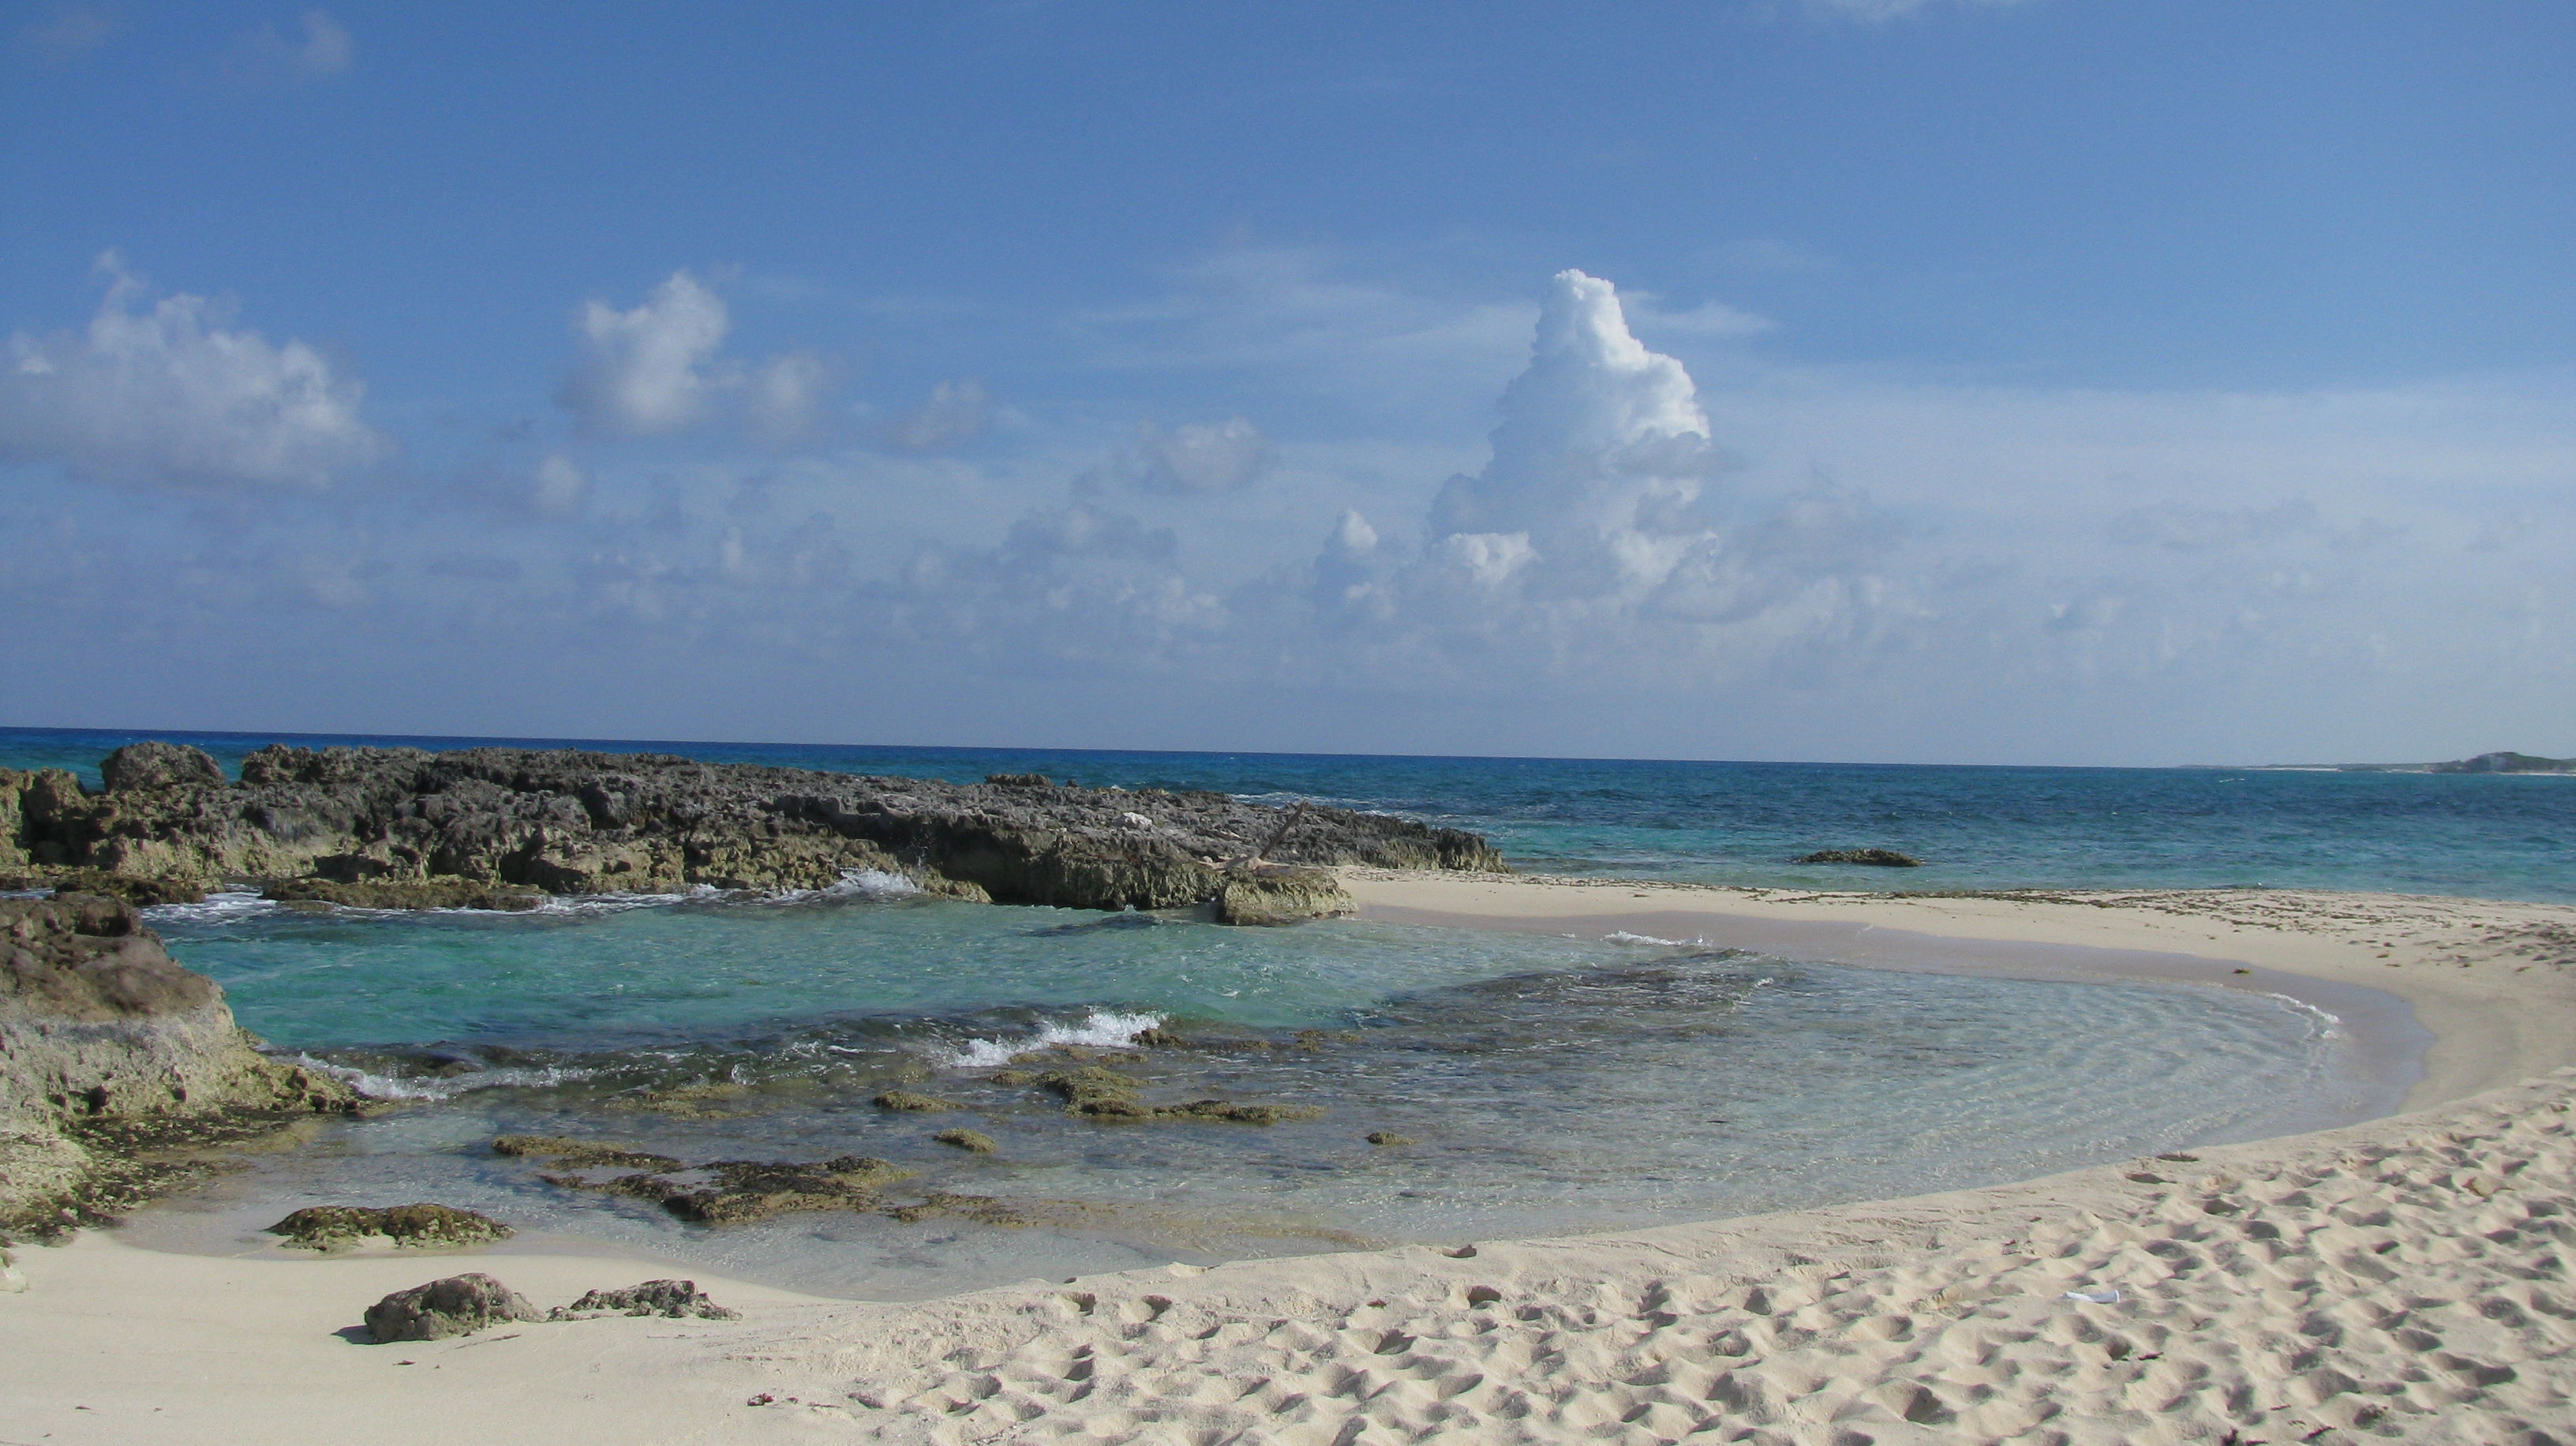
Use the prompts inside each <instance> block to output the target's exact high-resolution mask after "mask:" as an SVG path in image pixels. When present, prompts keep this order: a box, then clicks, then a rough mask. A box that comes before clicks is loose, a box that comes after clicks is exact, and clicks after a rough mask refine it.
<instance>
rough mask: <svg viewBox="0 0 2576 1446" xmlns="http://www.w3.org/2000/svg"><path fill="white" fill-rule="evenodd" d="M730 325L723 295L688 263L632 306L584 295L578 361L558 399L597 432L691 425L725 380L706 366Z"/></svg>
mask: <svg viewBox="0 0 2576 1446" xmlns="http://www.w3.org/2000/svg"><path fill="white" fill-rule="evenodd" d="M730 326H731V323H730V321H729V320H728V318H727V317H726V315H725V304H724V298H722V297H720V296H718V295H716V294H715V293H714V292H712V291H709V290H708V289H707V288H706V287H704V286H701V285H699V284H698V280H697V278H696V277H693V276H691V275H690V274H689V273H688V272H686V271H674V272H672V273H671V276H670V279H668V280H666V281H664V282H663V283H662V284H661V285H659V286H656V287H654V288H653V292H652V294H651V295H650V296H648V297H646V298H645V299H644V304H643V305H641V306H638V307H636V308H635V309H634V310H632V311H619V310H617V309H616V308H615V307H612V306H610V305H609V304H607V303H606V302H604V301H596V300H594V301H592V302H589V303H588V304H586V305H585V306H583V308H582V311H581V316H580V319H579V320H578V321H577V322H575V324H574V330H575V332H576V333H577V334H578V335H579V336H580V338H581V345H582V360H581V364H580V366H579V367H578V368H577V369H576V370H575V371H574V372H573V374H572V375H571V376H569V377H567V378H565V380H564V384H563V388H562V390H561V391H560V392H558V393H557V394H556V400H558V401H560V402H562V403H563V405H564V407H565V408H566V409H567V410H569V411H570V412H571V413H572V414H573V417H574V419H575V420H576V421H578V422H579V423H580V424H581V427H582V429H583V430H584V431H587V432H591V433H595V434H602V435H608V436H647V435H651V434H654V433H660V432H676V431H678V430H680V429H681V428H684V427H688V426H691V425H693V424H695V423H697V422H699V421H702V420H704V419H705V418H706V416H707V414H708V408H709V401H710V398H711V396H712V395H713V394H714V393H715V392H716V391H718V390H720V389H721V388H722V387H723V386H724V385H725V382H726V379H725V378H724V377H723V376H722V375H721V374H716V375H712V376H711V375H710V374H709V372H708V367H709V365H710V363H711V362H712V361H713V360H714V358H715V352H716V348H717V347H718V346H721V345H722V344H723V343H724V339H725V333H726V331H727V330H729V329H730Z"/></svg>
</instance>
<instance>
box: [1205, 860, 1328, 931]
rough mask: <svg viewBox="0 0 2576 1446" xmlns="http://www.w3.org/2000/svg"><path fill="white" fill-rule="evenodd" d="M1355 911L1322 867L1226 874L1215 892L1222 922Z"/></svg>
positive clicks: (1272, 921) (1273, 922)
mask: <svg viewBox="0 0 2576 1446" xmlns="http://www.w3.org/2000/svg"><path fill="white" fill-rule="evenodd" d="M1358 912H1359V902H1358V901H1357V900H1355V899H1353V898H1352V897H1351V896H1350V894H1349V892H1348V891H1347V890H1345V889H1343V887H1342V881H1341V880H1340V879H1338V878H1335V877H1334V876H1333V875H1332V874H1331V873H1330V872H1328V871H1326V870H1323V869H1287V868H1272V869H1262V870H1259V871H1251V872H1237V873H1232V874H1229V875H1227V876H1226V880H1225V886H1224V887H1223V888H1221V889H1219V890H1218V891H1217V896H1216V917H1217V922H1219V923H1223V924H1253V925H1269V926H1274V927H1275V926H1277V925H1281V924H1295V923H1301V922H1303V921H1305V920H1307V919H1337V918H1344V917H1347V916H1349V915H1351V914H1355V913H1358Z"/></svg>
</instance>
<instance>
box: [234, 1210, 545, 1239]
mask: <svg viewBox="0 0 2576 1446" xmlns="http://www.w3.org/2000/svg"><path fill="white" fill-rule="evenodd" d="M268 1233H269V1234H271V1235H282V1236H285V1237H286V1243H287V1244H289V1245H296V1246H301V1247H303V1248H304V1249H307V1250H331V1249H336V1248H338V1247H340V1246H345V1245H353V1244H355V1243H357V1242H358V1241H360V1240H363V1239H365V1238H366V1237H368V1236H371V1235H382V1236H384V1237H386V1238H388V1239H390V1240H392V1241H393V1243H394V1244H396V1245H407V1246H435V1245H482V1244H485V1243H487V1242H489V1241H494V1240H507V1239H509V1238H510V1237H511V1236H512V1235H515V1234H517V1233H518V1232H516V1231H514V1230H512V1229H511V1228H510V1227H509V1226H507V1225H504V1224H502V1223H501V1222H500V1221H498V1220H495V1219H493V1218H492V1217H491V1216H489V1215H483V1214H478V1213H477V1212H475V1211H472V1210H460V1209H458V1208H457V1207H455V1206H453V1205H384V1206H375V1205H308V1206H306V1207H305V1208H304V1209H301V1210H298V1211H296V1212H295V1213H294V1214H292V1215H289V1216H287V1217H286V1218H285V1219H283V1220H280V1221H278V1222H277V1223H276V1224H274V1225H272V1226H270V1227H268Z"/></svg>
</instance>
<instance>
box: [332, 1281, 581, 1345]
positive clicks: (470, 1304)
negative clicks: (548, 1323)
mask: <svg viewBox="0 0 2576 1446" xmlns="http://www.w3.org/2000/svg"><path fill="white" fill-rule="evenodd" d="M544 1318H545V1317H543V1316H541V1315H539V1314H537V1308H536V1307H535V1306H532V1305H530V1304H528V1301H527V1298H526V1297H525V1296H522V1295H520V1294H519V1293H518V1292H517V1291H515V1290H512V1289H510V1288H509V1287H508V1286H506V1285H503V1284H502V1283H501V1282H499V1281H497V1280H495V1279H493V1278H492V1277H491V1276H488V1275H485V1274H483V1273H482V1272H481V1271H474V1272H471V1273H469V1274H466V1275H451V1276H449V1277H447V1278H446V1279H445V1280H433V1281H431V1282H430V1283H429V1284H427V1285H415V1286H413V1287H412V1288H411V1289H409V1290H398V1291H395V1292H394V1293H393V1294H391V1295H389V1296H386V1297H385V1298H384V1299H382V1300H380V1301H377V1302H376V1303H375V1304H374V1305H371V1306H369V1307H367V1334H368V1335H370V1336H372V1337H374V1339H375V1342H376V1344H378V1345H390V1344H392V1343H393V1342H395V1341H438V1340H445V1339H447V1338H448V1337H449V1336H464V1335H472V1334H473V1333H474V1332H476V1331H479V1330H485V1329H488V1328H490V1327H492V1326H496V1325H502V1324H505V1323H508V1322H511V1321H536V1320H543V1319H544Z"/></svg>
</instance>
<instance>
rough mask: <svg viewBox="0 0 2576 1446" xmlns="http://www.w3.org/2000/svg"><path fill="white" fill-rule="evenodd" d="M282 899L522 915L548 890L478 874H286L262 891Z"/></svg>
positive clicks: (344, 905) (540, 903) (355, 906)
mask: <svg viewBox="0 0 2576 1446" xmlns="http://www.w3.org/2000/svg"><path fill="white" fill-rule="evenodd" d="M260 897H261V898H264V899H275V900H277V901H278V902H280V903H318V904H338V905H340V906H341V907H342V908H348V909H489V910H494V911H497V912H501V913H512V914H521V913H526V912H527V911H528V910H530V909H536V908H542V907H544V905H545V903H546V895H544V894H542V893H539V892H538V891H537V890H535V889H529V888H522V887H519V886H518V885H515V884H492V883H483V882H479V881H477V880H472V879H360V880H356V881H354V882H349V883H342V882H340V881H339V880H336V879H281V880H277V881H275V882H272V883H271V884H269V885H268V886H267V887H266V888H264V889H262V890H261V891H260Z"/></svg>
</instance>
